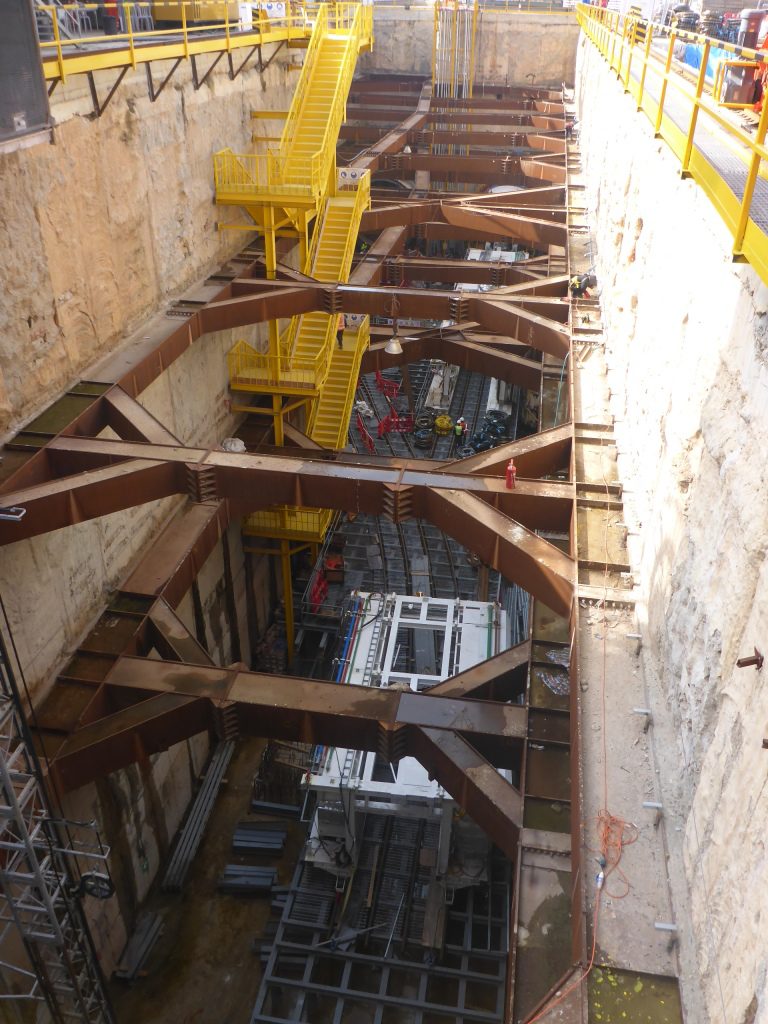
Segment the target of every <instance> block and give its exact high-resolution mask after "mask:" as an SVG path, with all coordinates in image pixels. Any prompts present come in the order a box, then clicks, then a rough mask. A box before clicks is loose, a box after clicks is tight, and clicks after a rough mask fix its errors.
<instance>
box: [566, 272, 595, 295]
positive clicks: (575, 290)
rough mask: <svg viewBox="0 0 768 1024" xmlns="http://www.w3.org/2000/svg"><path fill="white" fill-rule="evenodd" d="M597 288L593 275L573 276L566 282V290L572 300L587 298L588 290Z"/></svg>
mask: <svg viewBox="0 0 768 1024" xmlns="http://www.w3.org/2000/svg"><path fill="white" fill-rule="evenodd" d="M596 287H597V278H596V277H595V275H594V274H574V275H573V277H572V278H571V280H570V281H569V282H568V290H569V291H570V293H571V298H572V299H583V298H587V299H588V298H589V289H590V288H596Z"/></svg>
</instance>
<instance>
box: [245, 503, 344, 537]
mask: <svg viewBox="0 0 768 1024" xmlns="http://www.w3.org/2000/svg"><path fill="white" fill-rule="evenodd" d="M334 515H335V512H334V511H333V509H329V508H298V507H295V506H292V505H274V506H272V508H267V509H263V510H262V511H261V512H252V513H251V514H250V515H248V516H246V517H245V519H243V525H242V530H243V533H244V534H246V535H248V536H252V537H282V538H285V539H288V540H311V541H317V542H319V541H321V540H322V539H323V537H324V536H325V534H326V531H327V530H328V527H329V526H330V524H331V520H332V519H333V517H334Z"/></svg>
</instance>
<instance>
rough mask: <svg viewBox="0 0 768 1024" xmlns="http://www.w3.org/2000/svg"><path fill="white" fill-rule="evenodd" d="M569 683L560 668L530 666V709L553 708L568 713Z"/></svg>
mask: <svg viewBox="0 0 768 1024" xmlns="http://www.w3.org/2000/svg"><path fill="white" fill-rule="evenodd" d="M569 694H570V681H569V679H568V673H567V672H566V671H565V669H562V668H556V667H553V668H551V669H550V668H545V667H544V666H540V665H532V666H531V693H530V702H531V707H536V708H555V709H557V710H559V711H568V709H569V706H570V697H569Z"/></svg>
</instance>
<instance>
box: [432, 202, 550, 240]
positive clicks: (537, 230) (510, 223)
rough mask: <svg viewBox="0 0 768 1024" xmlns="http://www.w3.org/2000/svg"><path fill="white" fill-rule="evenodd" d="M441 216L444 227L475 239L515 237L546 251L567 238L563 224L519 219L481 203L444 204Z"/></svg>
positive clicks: (532, 218) (530, 218)
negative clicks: (472, 234) (458, 229)
mask: <svg viewBox="0 0 768 1024" xmlns="http://www.w3.org/2000/svg"><path fill="white" fill-rule="evenodd" d="M441 214H442V219H443V220H444V221H445V222H446V223H447V224H452V225H454V226H457V227H462V228H466V229H468V230H471V231H475V232H476V233H477V237H478V238H480V237H483V238H495V237H501V238H517V239H520V240H522V241H524V242H528V243H530V244H531V245H535V246H537V247H538V248H540V249H546V247H547V246H548V245H561V246H564V245H565V244H566V241H567V239H568V228H567V226H566V225H565V224H559V223H553V222H552V221H548V220H540V219H538V218H534V217H521V216H519V215H516V214H511V213H505V212H504V211H501V210H499V211H496V210H494V211H490V210H488V209H486V208H484V207H483V206H482V205H480V203H478V205H477V206H468V205H467V206H464V205H462V206H451V205H449V204H446V205H445V207H444V208H443V209H442V210H441Z"/></svg>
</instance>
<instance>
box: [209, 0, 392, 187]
mask: <svg viewBox="0 0 768 1024" xmlns="http://www.w3.org/2000/svg"><path fill="white" fill-rule="evenodd" d="M329 12H330V13H329ZM350 26H351V27H350ZM342 28H343V30H344V31H345V32H348V33H349V35H348V39H347V43H346V48H345V52H344V59H343V63H342V67H341V70H340V72H339V75H338V78H337V81H336V86H335V91H334V95H333V99H332V103H331V109H330V111H329V114H328V117H327V120H326V123H325V127H324V132H323V139H322V142H321V144H320V146H319V147H318V149H317V150H316V151H315V152H314V153H313V154H312V155H311V156H310V157H309V158H307V159H302V161H301V164H300V166H296V163H295V160H294V158H293V156H292V152H293V145H294V143H295V141H296V131H297V126H298V123H299V119H300V116H301V111H302V109H303V107H304V104H305V103H306V102H308V100H309V98H310V97H311V92H312V82H313V79H314V76H315V74H316V73H317V71H318V66H319V61H318V50H319V47H320V43H321V41H322V38H323V36H324V35H325V34H326V33H327V32H330V31H335V30H337V29H338V30H341V29H342ZM372 31H373V9H372V8H371V7H369V6H363V5H362V4H359V3H349V4H346V3H345V4H336V5H335V7H334V8H331V5H328V4H323V5H322V6H321V7H320V8H319V9H318V10H317V14H316V17H315V20H314V31H313V32H312V36H311V39H310V42H309V46H308V47H307V54H306V57H305V60H304V65H303V67H302V71H301V77H300V78H299V82H298V85H297V87H296V91H295V93H294V97H293V100H292V102H291V109H290V111H289V112H288V117H287V118H286V122H285V126H284V128H283V133H282V136H281V140H280V145H279V148H278V149H277V151H268V152H267V153H233V152H232V150H229V149H225V150H221V151H220V152H218V153H214V157H213V160H214V178H215V183H216V201H217V202H219V203H226V202H231V203H235V204H238V203H247V202H250V203H258V202H264V201H269V199H270V198H274V199H275V200H276V201H278V202H279V201H280V199H281V198H284V197H286V196H287V197H289V198H291V199H293V200H294V201H297V200H299V199H300V198H303V199H304V203H302V204H301V205H315V204H317V203H318V202H319V200H320V198H321V196H322V195H323V194H324V193H325V191H326V189H327V188H328V179H329V176H330V173H331V170H332V168H333V166H334V161H335V155H336V139H337V138H338V135H339V130H340V128H341V125H342V122H343V120H344V115H345V110H346V103H347V95H348V94H349V87H350V85H351V84H352V76H353V74H354V71H355V64H356V62H357V54H358V49H359V47H360V46H361V45H362V44H363V42H364V41H365V40H366V39H370V38H371V34H372Z"/></svg>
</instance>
